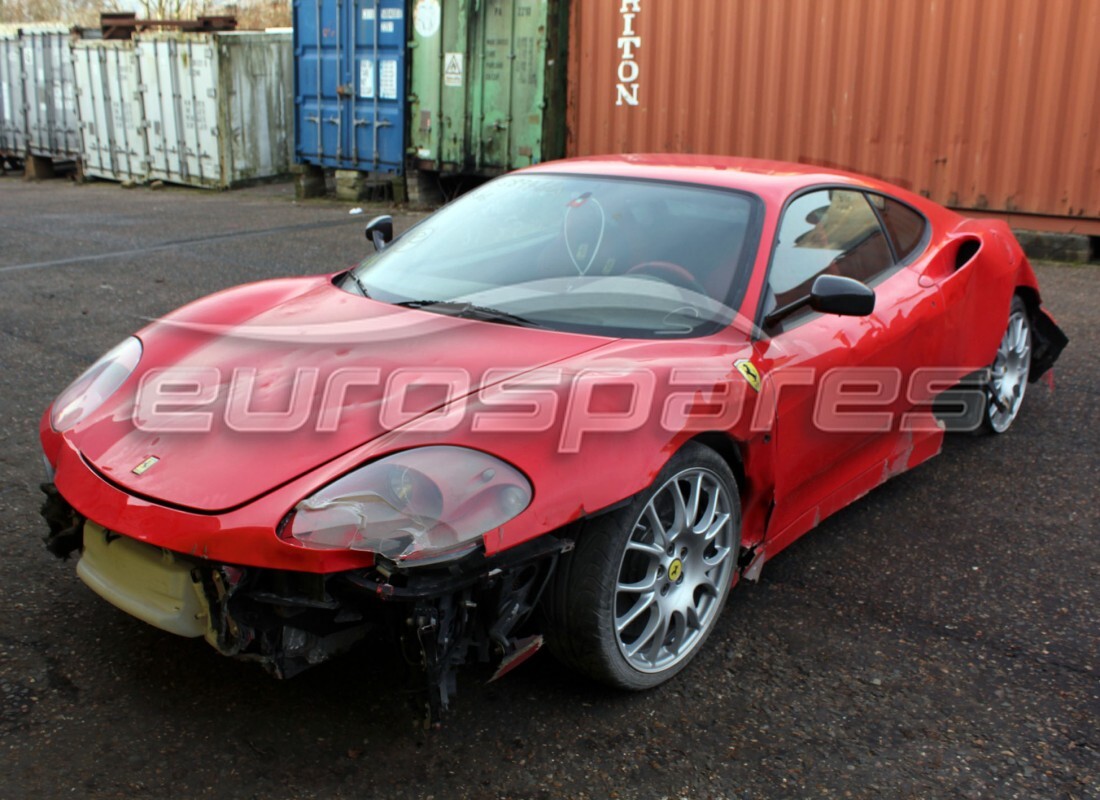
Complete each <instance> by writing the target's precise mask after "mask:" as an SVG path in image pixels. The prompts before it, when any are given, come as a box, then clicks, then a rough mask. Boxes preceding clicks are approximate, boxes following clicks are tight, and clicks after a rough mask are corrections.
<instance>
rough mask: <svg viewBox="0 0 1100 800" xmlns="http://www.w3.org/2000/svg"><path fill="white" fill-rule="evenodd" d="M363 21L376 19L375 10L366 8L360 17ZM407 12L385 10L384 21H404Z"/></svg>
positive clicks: (398, 9) (383, 11) (397, 9)
mask: <svg viewBox="0 0 1100 800" xmlns="http://www.w3.org/2000/svg"><path fill="white" fill-rule="evenodd" d="M360 16H361V17H362V18H363V19H365V20H367V21H370V20H373V19H374V18H375V14H374V9H373V8H364V9H363V13H362V14H361V15H360ZM404 16H405V12H404V11H402V10H401V9H400V8H383V9H382V19H403V18H404Z"/></svg>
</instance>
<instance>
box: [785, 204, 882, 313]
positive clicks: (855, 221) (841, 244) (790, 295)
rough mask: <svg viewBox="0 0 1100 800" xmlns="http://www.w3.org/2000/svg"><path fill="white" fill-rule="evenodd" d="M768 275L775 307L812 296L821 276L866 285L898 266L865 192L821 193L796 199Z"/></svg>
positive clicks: (787, 211)
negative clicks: (843, 277) (808, 295)
mask: <svg viewBox="0 0 1100 800" xmlns="http://www.w3.org/2000/svg"><path fill="white" fill-rule="evenodd" d="M778 239H779V241H778V242H776V247H775V255H774V257H773V259H772V266H771V270H770V272H769V273H768V284H769V287H770V289H771V291H772V294H773V296H774V298H775V305H774V306H773V308H779V307H780V306H785V305H787V304H788V303H791V302H794V301H795V300H798V299H799V298H801V297H804V296H805V295H807V294H809V293H810V286H811V285H813V282H814V278H816V277H817V276H818V275H823V274H829V275H844V276H846V277H849V278H855V279H856V280H858V281H863V282H864V283H866V282H867V281H869V280H871V279H872V278H874V277H875V276H877V275H879V274H880V273H882V272H883V271H885V270H887V269H889V268H890V267H892V266H893V264H894V259H893V257H892V256H891V254H890V248H889V245H888V244H887V243H886V237H885V236H884V235H883V233H882V227H881V226H880V225H879V221H878V217H876V216H875V212H874V210H872V208H871V206H870V204H869V203H868V202H867V198H866V197H864V196H863V193H862V192H857V191H849V190H846V189H823V190H821V191H816V192H810V193H808V194H804V195H802V196H801V197H799V198H797V199H795V200H794V201H792V202H791V204H790V205H789V206H788V207H787V210H786V212H785V213H784V215H783V221H782V222H781V223H780V226H779V235H778Z"/></svg>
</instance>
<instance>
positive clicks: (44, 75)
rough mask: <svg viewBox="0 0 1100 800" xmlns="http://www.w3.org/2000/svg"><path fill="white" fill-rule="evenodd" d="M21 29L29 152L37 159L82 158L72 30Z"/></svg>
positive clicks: (41, 26) (49, 26)
mask: <svg viewBox="0 0 1100 800" xmlns="http://www.w3.org/2000/svg"><path fill="white" fill-rule="evenodd" d="M20 29H21V34H20V49H21V52H22V57H23V94H24V100H25V108H26V114H27V149H28V150H29V151H30V153H31V154H32V155H36V156H46V157H49V158H76V157H78V156H79V155H80V126H79V123H78V121H77V114H76V88H75V86H74V83H73V62H72V59H71V58H70V55H69V39H70V34H69V28H67V27H66V26H64V25H57V24H52V23H41V24H27V25H21V26H20Z"/></svg>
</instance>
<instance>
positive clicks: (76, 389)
mask: <svg viewBox="0 0 1100 800" xmlns="http://www.w3.org/2000/svg"><path fill="white" fill-rule="evenodd" d="M140 360H141V340H140V339H138V338H137V337H136V336H131V337H129V338H128V339H125V340H124V341H123V342H122V343H120V344H119V345H118V346H116V347H115V348H113V349H112V350H110V351H109V352H108V353H107V354H106V355H104V356H103V357H102V358H101V359H99V360H98V361H97V362H95V363H94V364H92V366H90V367H88V369H86V370H85V371H84V374H82V375H81V376H80V377H79V378H77V379H76V380H75V381H73V382H72V383H71V384H69V388H68V389H66V390H65V391H63V392H62V393H61V394H59V395H58V396H57V399H56V400H54V401H53V406H52V407H51V409H50V425H51V427H53V429H54V430H55V431H57V432H58V433H62V432H64V431H67V430H69V428H72V427H73V426H75V425H76V424H77V423H79V422H82V421H83V420H84V419H86V418H87V417H88V415H89V414H91V413H92V412H93V411H95V410H96V409H97V408H99V407H100V406H101V405H103V401H104V400H106V399H107V398H108V397H110V396H111V395H112V394H114V393H115V392H116V391H117V390H118V387H119V386H121V385H122V384H123V383H125V382H126V379H127V378H129V377H130V373H132V372H133V371H134V368H135V367H137V365H138V361H140Z"/></svg>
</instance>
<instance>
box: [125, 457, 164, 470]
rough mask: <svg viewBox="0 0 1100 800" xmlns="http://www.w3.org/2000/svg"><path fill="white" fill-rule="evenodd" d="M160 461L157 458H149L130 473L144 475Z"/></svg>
mask: <svg viewBox="0 0 1100 800" xmlns="http://www.w3.org/2000/svg"><path fill="white" fill-rule="evenodd" d="M158 461H160V459H159V458H157V457H156V456H149V457H148V458H147V459H145V460H144V461H142V462H141V463H140V464H138V465H137V466H136V467H134V468H133V469H132V470H130V471H131V472H133V473H134V474H135V475H144V474H145V473H146V472H148V471H149V469H150V468H151V467H152V466H153V465H154V464H156V463H157V462H158Z"/></svg>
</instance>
